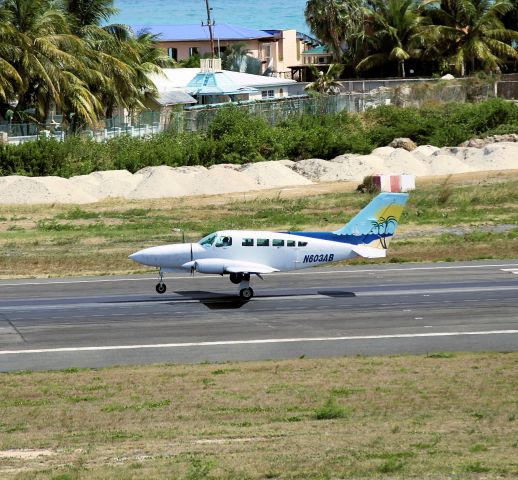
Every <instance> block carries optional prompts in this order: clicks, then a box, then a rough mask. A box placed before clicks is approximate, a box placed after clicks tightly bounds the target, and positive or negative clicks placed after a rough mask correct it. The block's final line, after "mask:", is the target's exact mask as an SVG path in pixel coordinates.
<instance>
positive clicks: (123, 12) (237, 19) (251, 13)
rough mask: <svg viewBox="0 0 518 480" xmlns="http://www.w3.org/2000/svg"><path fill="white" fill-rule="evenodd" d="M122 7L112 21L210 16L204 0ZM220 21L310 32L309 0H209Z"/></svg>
mask: <svg viewBox="0 0 518 480" xmlns="http://www.w3.org/2000/svg"><path fill="white" fill-rule="evenodd" d="M114 5H115V7H116V8H118V9H119V13H118V14H117V16H115V17H113V18H112V20H111V21H112V22H113V23H115V22H120V23H125V24H128V25H132V24H133V25H143V24H147V25H164V24H166V25H177V24H189V23H201V21H202V20H203V21H205V20H206V18H207V14H206V10H205V1H204V0H188V1H186V0H115V1H114ZM210 6H211V7H212V16H213V18H214V20H215V21H216V22H217V23H218V22H219V23H233V24H235V25H241V26H243V27H248V28H257V29H259V30H268V29H279V30H281V29H283V30H284V29H291V28H294V29H296V30H297V31H299V32H302V33H307V34H310V29H309V27H308V26H307V25H306V22H305V20H304V8H305V6H306V0H257V1H251V0H210Z"/></svg>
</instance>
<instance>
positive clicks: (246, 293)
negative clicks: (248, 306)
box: [239, 287, 254, 301]
mask: <svg viewBox="0 0 518 480" xmlns="http://www.w3.org/2000/svg"><path fill="white" fill-rule="evenodd" d="M239 296H240V297H241V299H242V300H245V301H248V300H250V299H251V298H252V297H253V296H254V291H253V290H252V288H251V287H248V288H243V289H241V291H240V292H239Z"/></svg>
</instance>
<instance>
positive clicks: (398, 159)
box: [383, 148, 432, 176]
mask: <svg viewBox="0 0 518 480" xmlns="http://www.w3.org/2000/svg"><path fill="white" fill-rule="evenodd" d="M383 166H384V168H385V169H387V170H388V172H387V173H393V174H400V173H409V174H412V175H416V176H423V175H432V173H431V172H430V167H429V165H428V164H426V163H425V162H423V161H422V160H421V159H420V158H419V157H416V156H414V154H413V153H411V152H409V151H407V150H405V149H403V148H396V149H394V151H393V152H392V153H391V154H390V155H389V156H388V157H385V159H384V162H383Z"/></svg>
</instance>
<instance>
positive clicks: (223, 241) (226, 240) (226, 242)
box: [216, 237, 232, 247]
mask: <svg viewBox="0 0 518 480" xmlns="http://www.w3.org/2000/svg"><path fill="white" fill-rule="evenodd" d="M230 245H232V237H219V238H218V240H217V241H216V247H230Z"/></svg>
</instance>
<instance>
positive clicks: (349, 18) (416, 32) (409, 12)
mask: <svg viewBox="0 0 518 480" xmlns="http://www.w3.org/2000/svg"><path fill="white" fill-rule="evenodd" d="M358 11H361V13H358ZM305 13H306V19H307V21H308V24H309V25H310V27H311V28H312V30H313V32H314V33H315V35H317V36H318V37H319V38H320V39H321V40H322V41H323V42H324V43H326V44H328V45H329V46H330V47H332V48H333V51H334V52H335V57H336V59H337V60H342V61H344V62H345V63H347V62H349V63H350V64H351V65H352V66H353V67H354V68H355V69H356V71H357V72H365V71H367V70H370V69H373V68H376V67H383V66H390V65H391V64H392V65H395V66H397V72H398V75H399V76H401V77H404V76H405V75H406V68H405V62H407V61H408V60H413V61H420V62H434V63H435V65H436V66H437V70H438V71H443V72H444V70H448V69H451V70H452V72H453V73H457V74H458V75H465V74H469V73H473V72H476V71H485V72H487V73H500V72H501V71H502V68H503V66H504V65H505V62H506V61H509V60H515V61H516V60H518V52H517V50H516V45H517V43H518V32H517V31H516V30H518V23H517V21H518V1H517V0H308V2H307V4H306V12H305ZM358 19H361V20H362V21H361V22H358Z"/></svg>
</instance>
